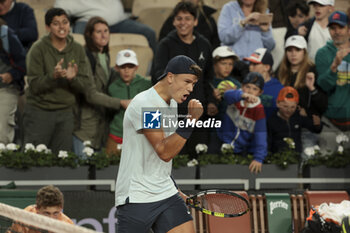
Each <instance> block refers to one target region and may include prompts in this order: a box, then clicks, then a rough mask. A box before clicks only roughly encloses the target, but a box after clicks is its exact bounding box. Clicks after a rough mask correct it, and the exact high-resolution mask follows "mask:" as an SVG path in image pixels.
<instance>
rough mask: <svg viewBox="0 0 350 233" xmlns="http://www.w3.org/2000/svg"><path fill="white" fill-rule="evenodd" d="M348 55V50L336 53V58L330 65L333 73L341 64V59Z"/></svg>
mask: <svg viewBox="0 0 350 233" xmlns="http://www.w3.org/2000/svg"><path fill="white" fill-rule="evenodd" d="M349 53H350V48H346V49H340V50H339V51H338V52H337V54H336V56H335V58H334V60H333V63H332V65H331V70H332V71H333V72H337V68H338V66H339V65H340V64H341V62H342V60H343V58H344V57H346V56H347V55H348V54H349Z"/></svg>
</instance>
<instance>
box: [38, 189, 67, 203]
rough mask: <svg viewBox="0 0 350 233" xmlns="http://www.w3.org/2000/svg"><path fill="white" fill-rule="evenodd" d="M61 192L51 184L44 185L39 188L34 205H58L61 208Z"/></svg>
mask: <svg viewBox="0 0 350 233" xmlns="http://www.w3.org/2000/svg"><path fill="white" fill-rule="evenodd" d="M63 204H64V201H63V194H62V192H61V191H60V190H59V189H58V188H57V187H55V186H53V185H48V186H45V187H43V188H41V189H39V191H38V193H37V195H36V206H37V207H38V208H41V207H44V208H46V207H52V206H59V207H61V208H63Z"/></svg>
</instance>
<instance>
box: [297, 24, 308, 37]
mask: <svg viewBox="0 0 350 233" xmlns="http://www.w3.org/2000/svg"><path fill="white" fill-rule="evenodd" d="M306 33H307V28H306V27H305V26H300V27H299V28H298V34H299V35H300V36H306Z"/></svg>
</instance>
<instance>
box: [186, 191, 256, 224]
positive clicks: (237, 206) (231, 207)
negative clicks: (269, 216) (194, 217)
mask: <svg viewBox="0 0 350 233" xmlns="http://www.w3.org/2000/svg"><path fill="white" fill-rule="evenodd" d="M186 204H187V205H188V206H189V207H191V208H194V209H196V210H198V211H201V212H202V213H204V214H208V215H213V216H216V217H221V218H233V217H239V216H242V215H244V214H246V213H247V212H248V211H249V210H250V206H249V203H248V201H247V199H245V198H244V197H243V196H241V195H239V194H237V193H234V192H230V191H226V190H205V191H201V192H199V193H197V194H196V195H194V196H191V197H189V198H187V200H186Z"/></svg>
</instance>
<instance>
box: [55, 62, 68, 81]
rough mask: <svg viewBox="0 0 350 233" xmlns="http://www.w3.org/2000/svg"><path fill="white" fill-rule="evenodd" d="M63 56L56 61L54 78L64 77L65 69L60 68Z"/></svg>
mask: <svg viewBox="0 0 350 233" xmlns="http://www.w3.org/2000/svg"><path fill="white" fill-rule="evenodd" d="M63 61H64V60H63V58H61V60H59V62H57V64H56V66H55V69H54V71H53V77H54V78H55V79H57V78H64V77H65V76H66V72H67V71H66V70H65V69H62V64H63Z"/></svg>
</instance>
